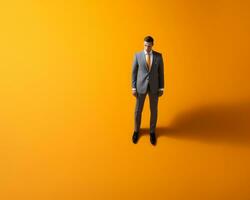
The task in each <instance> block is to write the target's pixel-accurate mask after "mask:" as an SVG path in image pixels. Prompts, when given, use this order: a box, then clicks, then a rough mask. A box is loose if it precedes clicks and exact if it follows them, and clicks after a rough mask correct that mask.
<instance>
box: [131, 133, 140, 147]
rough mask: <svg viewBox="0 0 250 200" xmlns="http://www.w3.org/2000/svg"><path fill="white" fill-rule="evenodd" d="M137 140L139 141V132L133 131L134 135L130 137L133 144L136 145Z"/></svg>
mask: <svg viewBox="0 0 250 200" xmlns="http://www.w3.org/2000/svg"><path fill="white" fill-rule="evenodd" d="M138 139H139V132H136V131H134V134H133V137H132V140H133V143H134V144H136V143H137V141H138Z"/></svg>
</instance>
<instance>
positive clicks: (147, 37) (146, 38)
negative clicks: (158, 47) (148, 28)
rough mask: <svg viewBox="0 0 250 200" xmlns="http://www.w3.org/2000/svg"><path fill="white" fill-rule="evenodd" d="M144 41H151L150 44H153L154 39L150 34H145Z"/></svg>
mask: <svg viewBox="0 0 250 200" xmlns="http://www.w3.org/2000/svg"><path fill="white" fill-rule="evenodd" d="M144 41H146V42H151V43H152V44H154V39H153V38H152V37H151V36H150V35H148V36H146V37H145V38H144Z"/></svg>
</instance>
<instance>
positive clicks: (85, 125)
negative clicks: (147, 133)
mask: <svg viewBox="0 0 250 200" xmlns="http://www.w3.org/2000/svg"><path fill="white" fill-rule="evenodd" d="M249 6H250V3H249V1H246V0H239V1H236V2H235V1H224V0H217V1H215V0H212V1H198V0H189V1H180V0H175V1H173V0H166V1H163V0H156V1H141V0H139V1H111V0H105V1H80V0H71V1H69V0H65V1H59V0H54V1H30V0H23V1H17V0H14V1H2V2H1V3H0V25H1V26H0V27H1V31H0V44H1V46H0V90H1V98H0V109H1V112H0V119H1V126H0V157H1V165H0V177H1V179H2V180H1V182H0V186H1V187H0V188H1V189H0V191H1V192H0V197H2V198H1V199H21V198H23V199H78V198H79V199H83V198H84V197H85V199H102V198H105V197H107V198H110V196H109V195H111V196H112V194H111V193H112V192H111V190H112V189H116V191H118V192H117V193H113V195H114V196H115V199H118V197H119V198H120V199H122V197H124V199H127V198H132V197H133V195H132V194H133V193H136V192H137V190H136V187H138V189H140V191H141V193H139V194H141V196H137V199H138V198H140V197H143V198H144V199H145V198H146V197H149V196H143V192H142V191H144V192H145V193H147V191H148V190H150V187H149V186H150V185H149V184H150V182H146V181H145V180H148V179H147V178H145V176H146V177H148V176H149V177H151V178H152V179H153V180H154V181H155V182H156V183H157V184H158V187H159V188H161V189H160V190H159V192H158V195H159V196H158V197H164V195H166V194H165V193H164V189H163V188H164V187H165V183H166V182H165V181H164V180H167V178H168V176H167V175H166V176H164V175H161V173H160V172H156V176H155V177H156V178H155V179H154V178H153V174H151V175H149V174H148V175H145V176H144V175H143V174H144V172H145V173H149V170H150V169H155V170H156V169H160V171H162V170H164V169H167V170H166V171H165V173H166V174H168V175H169V178H170V177H171V174H174V172H172V171H171V170H181V167H180V166H179V168H178V167H176V165H175V166H174V165H172V166H171V167H172V168H168V166H169V163H168V161H167V160H162V159H163V157H164V155H165V153H167V151H166V148H169V152H170V150H171V148H172V149H175V148H176V149H175V150H176V151H177V146H175V144H176V145H177V143H175V142H174V141H175V140H173V141H172V142H173V143H170V142H169V145H166V146H164V144H162V146H159V147H158V150H154V151H153V152H152V148H151V146H150V144H149V142H148V138H147V139H145V144H139V145H138V146H136V147H134V146H133V145H132V144H131V142H130V137H131V134H132V130H133V111H134V104H135V99H134V97H133V96H132V95H131V64H132V58H133V54H134V53H135V52H136V51H140V50H142V48H143V38H144V37H145V36H146V35H152V36H153V37H154V39H155V46H154V49H155V50H156V51H159V52H162V54H163V58H164V64H165V86H166V87H165V93H164V96H163V97H161V98H160V103H159V118H158V126H159V127H160V126H168V125H169V124H171V121H172V120H174V119H175V118H176V116H177V115H178V114H179V113H180V112H181V111H183V110H189V109H192V108H193V107H199V106H203V105H210V104H212V105H222V106H223V105H227V104H230V105H231V104H243V103H244V102H249V101H250V84H249V74H250V68H249V66H250V60H249V57H248V56H249V47H250V40H249V35H250V12H249ZM213 109H214V110H216V109H217V107H216V106H215V107H214V108H213ZM243 110H244V108H243ZM247 117H249V115H247ZM195 119H196V118H195ZM199 119H200V118H199V115H198V117H197V120H199ZM204 123H206V120H205V122H204ZM148 125H149V107H148V100H146V104H145V111H144V113H143V121H142V127H145V128H147V127H148ZM183 126H184V129H186V128H188V127H186V126H185V125H183ZM202 126H204V127H206V126H205V125H204V124H203V125H202ZM246 128H248V127H246ZM184 131H185V130H184ZM232 140H234V139H232ZM170 141H171V140H170ZM184 141H185V140H184ZM176 142H177V141H176ZM178 144H179V147H180V149H179V150H178V151H179V153H180V154H179V155H184V154H183V153H184V152H185V151H186V147H187V145H188V143H185V142H183V143H178ZM140 145H141V147H140ZM185 145H186V146H185ZM191 149H192V148H191ZM231 150H232V149H231ZM178 151H177V152H178ZM182 151H183V152H182ZM193 151H194V152H196V153H197V151H195V149H193ZM232 151H233V150H232ZM242 151H243V150H241V151H238V153H239V154H238V155H243V154H244V155H247V153H246V150H244V153H242ZM135 152H136V153H137V155H138V157H137V155H135ZM206 152H207V153H208V152H209V156H208V158H210V161H211V162H208V161H206V157H203V158H201V157H199V156H198V155H197V154H193V155H191V154H189V156H190V157H188V158H190V162H191V163H193V164H191V165H190V166H189V167H188V168H186V170H187V169H190V170H191V169H192V168H194V167H195V166H197V164H198V163H200V162H199V160H197V159H198V158H199V159H203V161H204V162H206V164H207V165H206V166H209V165H210V166H214V167H215V166H216V165H215V164H216V162H215V160H213V159H212V158H213V156H216V152H217V151H216V149H213V151H209V150H208V149H207V151H206ZM211 152H212V153H211ZM228 152H230V148H229V149H228V151H227V154H225V155H224V156H225V157H223V158H228V159H229V158H230V154H229V153H228ZM240 152H241V153H240ZM248 153H249V152H248ZM140 154H142V155H140ZM195 155H196V156H195ZM220 155H221V156H223V151H221V154H220ZM248 155H249V154H248ZM147 156H152V157H151V159H153V161H152V160H144V159H146V158H147ZM171 156H172V157H171ZM171 156H170V158H172V159H173V160H172V161H173V162H172V163H175V164H177V163H178V164H181V163H182V162H183V163H182V164H183V165H185V164H184V161H183V160H182V161H181V160H178V159H177V158H176V157H175V154H171ZM191 156H193V160H192V157H191ZM145 157H146V158H145ZM236 157H237V156H236V155H235V159H236V160H237V159H239V158H236ZM143 158H144V159H143ZM154 159H155V160H154ZM157 161H158V162H157ZM224 161H225V160H224ZM237 161H239V160H237ZM152 162H155V163H157V165H154V164H153V163H152ZM217 162H219V166H220V167H221V168H220V169H218V171H216V170H217V169H212V172H207V168H206V169H205V168H204V171H203V170H202V171H200V174H197V171H196V172H194V173H195V175H194V176H193V177H195V178H194V179H191V177H192V173H191V172H190V171H189V172H190V174H186V175H187V178H186V179H185V178H183V179H182V177H185V175H184V176H179V177H178V176H177V177H176V179H175V177H174V176H172V179H169V180H173V182H172V186H171V185H168V186H166V187H169V188H170V189H171V191H172V193H171V195H169V196H168V197H172V199H189V197H190V199H191V197H192V199H195V196H192V195H194V194H195V191H192V187H191V186H190V187H191V188H189V189H188V188H186V187H185V186H184V185H186V186H187V185H189V184H193V185H194V186H195V187H197V191H205V188H209V187H210V186H212V185H213V183H214V182H213V180H211V179H209V178H208V177H209V175H208V176H206V177H207V181H206V182H204V183H203V184H199V183H200V182H199V180H200V179H199V177H201V174H205V173H211V174H212V173H216V172H217V173H218V174H221V173H223V172H225V173H228V174H226V175H225V177H227V178H228V179H230V178H229V177H231V179H232V180H235V183H236V182H237V181H239V182H241V183H242V184H241V185H240V186H241V189H240V188H238V189H237V190H236V191H235V192H236V193H234V194H240V193H241V194H242V199H246V196H247V190H246V186H247V180H246V179H244V180H242V179H239V176H240V175H239V174H235V175H232V176H230V175H229V174H231V173H230V170H225V169H224V168H223V167H222V166H224V164H225V163H223V162H222V161H221V159H219V158H218V160H217ZM114 163H116V164H114ZM133 164H137V166H138V168H133ZM182 164H181V165H182ZM249 165H250V163H249V162H246V163H244V165H243V163H242V166H243V169H241V170H243V171H244V170H245V171H244V172H246V173H247V170H246V169H247V167H249ZM145 166H146V169H147V170H146V169H145V171H143V170H142V171H141V172H140V174H139V178H138V179H136V180H137V181H135V182H134V183H137V184H135V185H133V181H132V180H130V178H128V177H130V175H131V176H132V175H134V176H136V170H140V169H142V168H143V167H145ZM242 166H241V163H239V162H238V165H237V166H235V169H239V170H240V168H241V167H242ZM139 167H140V169H139ZM165 167H166V168H165ZM121 170H122V172H121ZM213 170H215V171H213ZM142 172H143V173H142ZM176 172H177V171H176ZM152 173H153V172H152ZM176 174H178V173H176ZM211 174H210V175H211ZM163 177H164V178H165V179H163ZM225 177H224V178H223V177H220V179H219V184H221V185H220V189H218V190H217V189H214V190H213V191H212V193H210V194H211V195H212V194H214V195H216V194H220V195H221V197H223V194H224V193H226V192H230V188H231V189H232V188H234V185H233V184H228V185H225V187H224V186H223V183H224V181H223V180H225V179H226V178H225ZM241 177H243V175H242V176H241ZM244 177H248V178H250V175H249V174H244ZM161 178H162V179H161ZM189 178H190V179H189ZM208 179H209V180H210V182H209V180H208ZM143 180H144V181H143ZM150 180H151V179H150ZM178 180H183V181H184V182H185V184H183V185H178V184H179V183H181V181H179V182H178ZM248 180H249V179H248ZM151 181H152V180H151ZM248 183H249V181H248ZM130 186H131V188H130ZM238 186H239V185H238ZM121 188H123V190H122V189H121ZM228 190H229V191H228ZM119 191H120V193H119ZM181 191H183V193H182V192H181ZM197 191H196V192H197ZM185 192H186V193H185ZM119 194H121V196H119ZM128 194H130V195H131V196H128ZM182 194H183V196H182ZM248 194H249V193H248ZM105 195H106V196H105ZM126 195H127V196H126ZM135 195H136V194H135ZM175 195H176V198H174V196H175ZM177 196H178V198H177ZM228 196H229V197H230V196H231V197H232V194H231V195H228ZM196 197H197V196H196ZM211 197H212V196H211ZM197 199H199V198H198V197H197ZM208 199H209V198H208ZM227 199H229V198H227Z"/></svg>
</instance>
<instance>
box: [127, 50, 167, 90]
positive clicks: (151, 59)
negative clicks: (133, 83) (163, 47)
mask: <svg viewBox="0 0 250 200" xmlns="http://www.w3.org/2000/svg"><path fill="white" fill-rule="evenodd" d="M144 53H145V57H146V54H147V51H146V50H144ZM149 55H150V66H152V62H153V51H152V50H151V51H150V52H149ZM132 90H136V88H132ZM158 90H162V91H163V90H164V88H159V89H158Z"/></svg>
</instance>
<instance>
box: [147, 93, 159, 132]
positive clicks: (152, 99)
mask: <svg viewBox="0 0 250 200" xmlns="http://www.w3.org/2000/svg"><path fill="white" fill-rule="evenodd" d="M149 104H150V133H152V132H155V128H156V123H157V115H158V94H157V93H156V94H152V93H150V92H149Z"/></svg>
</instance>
